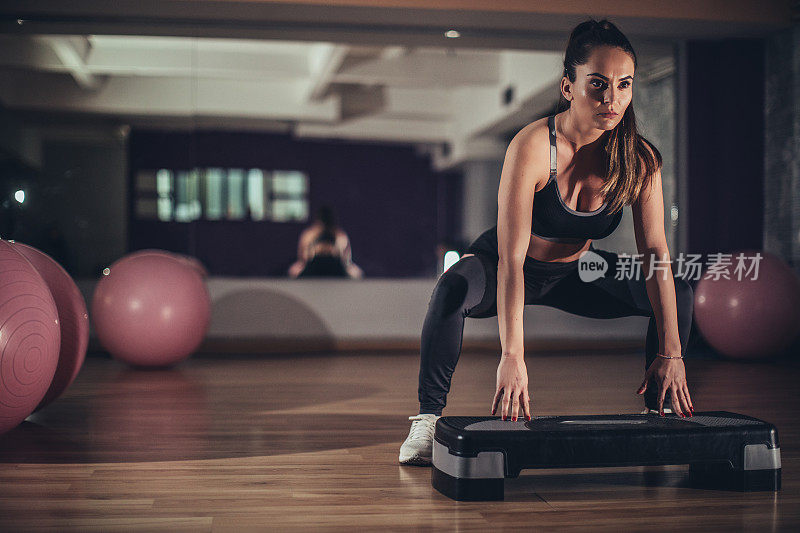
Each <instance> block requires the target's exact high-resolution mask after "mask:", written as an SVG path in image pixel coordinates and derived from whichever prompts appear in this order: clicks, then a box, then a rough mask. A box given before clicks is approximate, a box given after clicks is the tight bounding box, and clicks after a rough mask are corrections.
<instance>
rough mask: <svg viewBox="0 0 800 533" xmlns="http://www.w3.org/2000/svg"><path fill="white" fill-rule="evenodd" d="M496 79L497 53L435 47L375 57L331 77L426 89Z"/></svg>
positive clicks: (483, 82)
mask: <svg viewBox="0 0 800 533" xmlns="http://www.w3.org/2000/svg"><path fill="white" fill-rule="evenodd" d="M499 80H500V63H499V56H498V54H497V52H471V51H463V50H460V51H447V50H436V49H422V50H416V51H414V52H411V53H407V54H402V53H401V54H396V55H394V54H390V55H389V57H388V58H377V59H375V60H371V61H364V62H360V63H357V64H355V65H353V66H351V67H349V68H344V69H342V70H341V71H340V72H338V73H337V74H336V75H335V76H334V81H336V82H342V83H364V84H385V85H393V86H397V87H426V88H428V87H429V88H454V87H458V86H461V85H480V86H490V85H494V84H496V83H498V81H499Z"/></svg>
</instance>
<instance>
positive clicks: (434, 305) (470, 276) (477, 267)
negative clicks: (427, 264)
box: [429, 255, 485, 315]
mask: <svg viewBox="0 0 800 533" xmlns="http://www.w3.org/2000/svg"><path fill="white" fill-rule="evenodd" d="M484 284H485V275H484V273H483V265H482V264H481V262H480V259H478V257H476V256H474V255H471V256H466V257H462V258H461V259H460V260H459V261H458V262H457V263H455V264H454V265H452V266H451V267H450V268H449V269H447V271H446V272H444V273H443V274H442V275H441V276H439V281H437V282H436V286H435V287H434V289H433V294H432V295H431V301H430V304H429V307H430V309H431V311H432V312H435V313H437V314H440V315H450V314H452V313H454V312H456V311H461V312H463V311H464V310H465V309H467V308H469V307H472V306H474V305H476V304H477V303H478V302H479V301H480V297H481V296H482V295H483V289H484V287H483V285H484Z"/></svg>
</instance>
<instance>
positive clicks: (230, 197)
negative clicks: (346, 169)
mask: <svg viewBox="0 0 800 533" xmlns="http://www.w3.org/2000/svg"><path fill="white" fill-rule="evenodd" d="M308 190H309V180H308V175H307V174H305V173H304V172H301V171H298V170H274V171H266V170H263V169H259V168H251V169H243V168H228V169H225V168H216V167H215V168H204V169H192V170H184V169H181V170H170V169H164V168H162V169H157V170H141V171H139V172H138V174H137V175H136V182H135V193H136V202H135V213H136V217H137V218H139V219H144V220H161V221H175V222H191V221H193V220H199V219H205V220H256V221H272V222H306V221H308V214H309V213H308V211H309V209H308Z"/></svg>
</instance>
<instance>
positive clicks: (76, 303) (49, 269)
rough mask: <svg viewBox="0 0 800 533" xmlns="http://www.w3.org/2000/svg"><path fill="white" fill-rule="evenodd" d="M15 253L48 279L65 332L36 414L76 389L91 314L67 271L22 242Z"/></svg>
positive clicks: (45, 279) (18, 244)
mask: <svg viewBox="0 0 800 533" xmlns="http://www.w3.org/2000/svg"><path fill="white" fill-rule="evenodd" d="M14 249H15V250H16V251H18V252H19V253H21V254H22V255H24V256H25V258H26V259H27V260H28V261H30V263H31V264H32V265H33V266H34V267H35V268H36V270H37V271H38V272H39V274H40V275H41V276H42V278H43V279H44V281H45V283H46V284H47V287H48V288H49V289H50V294H52V295H53V300H54V301H55V303H56V310H57V311H58V323H59V326H60V329H61V349H60V350H59V355H58V366H57V367H56V374H55V376H54V377H53V382H52V383H51V384H50V388H49V389H47V393H46V394H45V395H44V398H43V399H42V401H41V402H40V403H39V405H38V407H36V410H37V411H38V410H39V409H41V408H42V407H44V406H46V405H48V404H49V403H51V402H52V401H53V400H55V399H56V398H58V397H59V396H61V394H63V392H64V391H65V390H67V387H69V386H70V385H72V382H73V381H75V378H76V377H77V376H78V372H80V369H81V366H83V361H84V359H85V358H86V348H87V346H88V345H89V314H88V312H87V311H86V302H84V300H83V295H82V294H81V291H79V290H78V287H77V285H75V282H74V281H72V278H71V277H70V275H69V274H67V271H66V270H64V269H63V268H61V265H59V264H58V263H57V262H56V261H55V260H54V259H53V258H51V257H50V256H49V255H47V254H45V253H44V252H41V251H40V250H37V249H36V248H33V247H32V246H28V245H26V244H22V243H20V242H15V243H14Z"/></svg>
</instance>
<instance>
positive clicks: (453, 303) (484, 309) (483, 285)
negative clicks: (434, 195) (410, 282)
mask: <svg viewBox="0 0 800 533" xmlns="http://www.w3.org/2000/svg"><path fill="white" fill-rule="evenodd" d="M590 250H591V251H592V252H594V253H596V254H598V255H600V256H601V257H602V258H603V259H605V260H606V262H607V263H608V270H607V271H606V273H605V276H604V277H601V278H598V279H596V280H594V281H589V282H585V281H582V280H581V279H580V277H579V274H578V260H575V261H571V262H568V263H563V262H548V261H539V260H537V259H534V258H532V257H526V258H525V263H524V266H523V272H524V278H525V304H526V305H532V304H533V305H547V306H550V307H555V308H556V309H561V310H563V311H566V312H568V313H572V314H575V315H580V316H587V317H592V318H619V317H623V316H649V317H650V323H649V324H648V326H647V339H646V341H645V369H647V368H648V367H649V366H650V363H652V362H653V360H654V359H655V358H656V353H657V352H658V332H657V328H656V320H655V317H654V314H653V309H652V305H651V304H650V300H649V298H648V296H647V288H646V281H645V278H644V275H643V273H642V274H640V275H639V276H638V277H634V279H627V277H625V278H623V279H614V277H615V273H616V272H617V260H618V257H617V254H616V253H614V252H609V251H606V250H598V249H595V248H594V246H593V245H590ZM467 253H472V254H475V255H474V256H468V257H463V258H461V260H459V261H458V262H457V263H456V264H454V265H453V266H451V267H450V268H449V269H448V270H447V272H445V273H444V274H442V275H441V276H440V277H439V280H438V282H437V283H436V286H435V287H434V289H433V294H432V295H431V299H430V303H429V304H428V312H427V314H426V315H425V322H424V324H423V326H422V339H421V344H420V368H419V389H418V391H419V404H420V413H435V414H437V415H440V414H441V413H442V409H444V406H445V403H446V400H447V393H448V392H449V391H450V380H451V378H452V376H453V371H454V370H455V367H456V363H457V362H458V357H459V355H460V353H461V340H462V337H463V333H464V319H465V318H466V317H472V318H487V317H492V316H496V315H497V263H498V254H497V227H493V228H491V229H489V230H487V231H485V232H484V233H483V234H482V235H481V236H480V237H478V238H477V239H476V240H475V241H474V242H473V243H472V244H471V245H470V246H469V248H468V249H467ZM656 275H658V274H656ZM673 279H674V281H675V295H676V303H677V307H678V334H679V336H680V342H681V353H685V352H686V345H687V343H688V341H689V333H690V331H691V328H692V313H693V309H694V292H693V290H692V287H691V285H690V284H689V282H687V281H686V280H685V279H683V278H680V277H674V278H673ZM657 392H658V390H657V387H654V386H648V387H647V390H646V391H645V404H646V405H647V406H648V407H651V408H653V409H655V408H656V404H657V400H656V394H657Z"/></svg>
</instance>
